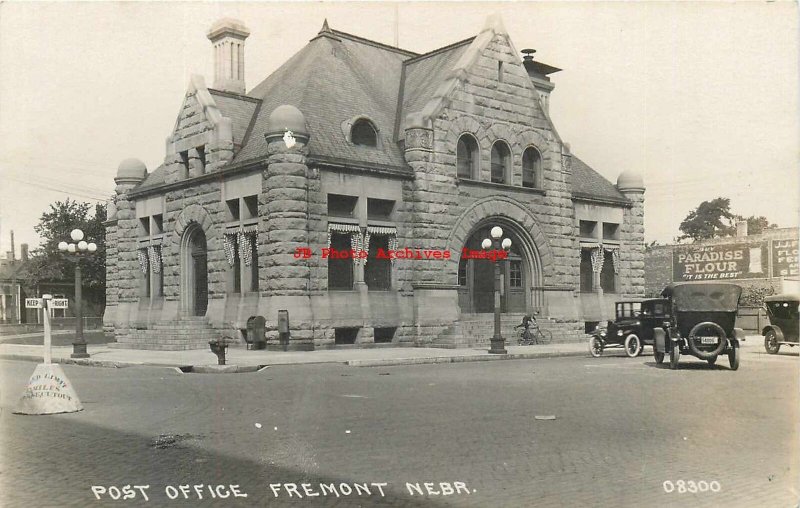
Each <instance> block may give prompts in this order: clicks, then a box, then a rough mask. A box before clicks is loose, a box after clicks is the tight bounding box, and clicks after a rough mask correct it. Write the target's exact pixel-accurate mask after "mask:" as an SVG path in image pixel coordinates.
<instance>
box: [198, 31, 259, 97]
mask: <svg viewBox="0 0 800 508" xmlns="http://www.w3.org/2000/svg"><path fill="white" fill-rule="evenodd" d="M249 35H250V31H249V30H248V29H247V27H245V26H244V24H243V23H242V22H241V21H237V20H235V19H231V18H224V19H221V20H219V21H217V22H216V23H214V24H213V25H212V26H211V29H210V30H209V31H208V34H207V37H208V39H209V40H210V41H211V44H212V45H213V48H214V87H213V88H216V89H217V90H224V91H226V92H235V93H241V94H243V93H245V87H244V41H245V39H247V37H248V36H249Z"/></svg>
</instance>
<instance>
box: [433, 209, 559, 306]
mask: <svg viewBox="0 0 800 508" xmlns="http://www.w3.org/2000/svg"><path fill="white" fill-rule="evenodd" d="M493 226H500V227H502V228H503V230H504V233H505V234H504V236H506V237H509V238H511V239H512V242H513V248H512V251H513V253H512V254H513V256H512V259H513V261H515V262H516V263H518V267H517V268H516V269H517V270H519V272H518V274H516V275H513V276H514V277H521V279H522V280H521V281H520V282H519V285H517V286H515V288H512V287H511V284H510V281H511V279H512V273H511V270H512V266H511V265H512V263H511V261H509V263H507V264H506V265H505V267H504V268H503V279H502V280H504V281H505V284H506V285H507V287H506V289H511V291H506V292H505V294H506V295H512V299H509V298H508V297H506V299H505V301H503V308H504V311H511V312H523V311H529V310H541V309H543V308H545V307H546V305H545V302H544V292H543V291H542V287H543V286H544V285H545V281H546V278H547V276H548V272H549V271H550V268H549V267H551V266H552V260H553V255H552V252H551V249H550V245H549V243H548V241H547V238H546V237H545V235H544V233H543V232H542V230H541V227H540V226H539V224H538V222H537V221H536V219H535V218H534V217H533V215H532V214H531V213H530V211H529V210H527V209H526V208H524V207H523V206H522V205H521V204H519V203H517V202H516V201H514V200H512V199H510V198H506V197H498V196H495V197H491V198H486V199H483V200H480V201H478V202H476V203H474V204H473V205H472V206H471V207H470V208H469V209H467V210H466V211H465V212H464V213H463V214H462V215H461V216H460V217H459V219H458V220H457V221H456V226H455V228H454V229H453V231H452V232H451V234H450V237H449V238H448V243H447V245H448V248H449V249H450V251H451V252H454V253H456V256H454V258H455V259H453V260H452V261H451V264H450V265H449V267H450V268H451V269H452V270H453V272H452V273H453V276H454V279H455V281H454V282H456V283H457V284H460V285H462V286H463V285H465V283H466V288H463V287H462V289H461V290H459V305H460V307H461V310H462V312H487V311H488V310H487V303H486V302H485V301H484V300H486V299H487V298H488V296H487V295H486V294H481V293H485V292H486V291H487V288H486V287H483V288H476V285H477V284H482V285H483V286H486V285H487V284H488V283H489V281H491V282H492V287H491V288H490V289H488V291H490V292H493V291H494V288H493V280H494V279H493V275H492V276H491V277H490V276H487V273H485V270H483V269H479V270H477V271H476V269H475V268H474V266H477V265H475V264H474V262H473V267H472V268H470V269H469V270H468V271H469V273H465V272H464V270H465V268H466V266H465V264H464V263H462V262H461V256H462V248H464V247H468V248H479V247H478V246H479V245H480V241H481V240H482V239H483V236H481V235H484V236H485V235H486V234H488V230H489V229H490V228H491V227H493ZM478 237H480V238H478ZM491 269H492V270H493V268H491ZM476 276H477V278H476ZM476 289H477V292H476ZM465 290H466V291H465ZM517 290H520V291H521V294H519V295H517V296H513V293H514V291H517ZM476 296H477V298H476ZM513 298H517V300H516V301H514V300H513Z"/></svg>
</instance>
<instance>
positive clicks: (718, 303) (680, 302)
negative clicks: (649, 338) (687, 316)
mask: <svg viewBox="0 0 800 508" xmlns="http://www.w3.org/2000/svg"><path fill="white" fill-rule="evenodd" d="M741 294H742V288H740V287H739V286H736V285H734V284H684V285H676V286H675V287H674V288H673V289H672V300H673V302H674V303H675V309H676V310H678V311H688V312H691V311H702V312H735V311H736V309H737V308H738V304H739V296H740V295H741Z"/></svg>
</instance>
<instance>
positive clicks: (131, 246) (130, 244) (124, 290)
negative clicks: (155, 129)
mask: <svg viewBox="0 0 800 508" xmlns="http://www.w3.org/2000/svg"><path fill="white" fill-rule="evenodd" d="M145 178H147V167H146V166H145V165H144V163H143V162H142V161H140V160H139V159H125V160H124V161H122V162H121V163H120V165H119V167H118V168H117V176H116V177H114V183H116V184H117V186H116V189H115V191H116V199H115V205H114V209H115V210H114V213H113V214H112V213H109V215H108V220H107V221H106V222H105V226H106V311H105V313H104V314H103V325H104V328H107V329H110V328H111V327H112V325H113V324H114V323H115V322H121V321H124V320H123V319H122V316H120V319H117V309H118V308H119V303H121V302H133V301H135V300H136V288H137V281H136V278H135V277H136V269H137V263H138V261H137V257H136V256H137V254H136V228H137V224H136V210H135V206H134V203H133V202H132V201H131V200H130V199H129V198H128V192H129V191H130V190H132V189H134V188H135V187H137V186H138V185H139V184H141V183H142V182H143V181H144V180H145ZM109 210H110V208H109ZM116 329H117V331H118V332H119V331H121V327H120V326H118V327H116Z"/></svg>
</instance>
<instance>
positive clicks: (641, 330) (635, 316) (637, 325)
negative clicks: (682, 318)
mask: <svg viewBox="0 0 800 508" xmlns="http://www.w3.org/2000/svg"><path fill="white" fill-rule="evenodd" d="M668 311H669V301H668V300H666V299H664V298H650V299H647V300H630V301H623V302H617V303H616V316H615V319H614V321H609V322H608V324H607V325H606V326H599V327H597V328H596V329H595V331H594V332H592V337H591V339H589V352H590V353H591V354H592V356H594V357H598V356H600V355H601V354H603V350H605V349H606V348H608V347H623V348H624V349H625V354H627V355H628V356H630V357H634V356H638V355H640V354H642V350H644V346H652V345H653V329H654V328H655V327H657V326H661V325H662V324H663V323H664V320H665V319H669V313H668Z"/></svg>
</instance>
